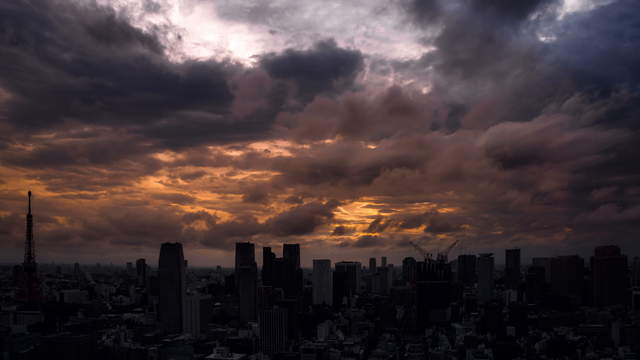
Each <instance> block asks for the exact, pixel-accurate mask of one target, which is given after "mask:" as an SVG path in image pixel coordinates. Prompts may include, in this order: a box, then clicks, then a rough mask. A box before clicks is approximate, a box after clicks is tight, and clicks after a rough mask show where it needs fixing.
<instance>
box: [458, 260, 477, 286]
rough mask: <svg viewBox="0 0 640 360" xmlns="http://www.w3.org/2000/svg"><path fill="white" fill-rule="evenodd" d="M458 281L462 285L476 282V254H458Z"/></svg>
mask: <svg viewBox="0 0 640 360" xmlns="http://www.w3.org/2000/svg"><path fill="white" fill-rule="evenodd" d="M457 276H458V279H457V280H458V282H459V283H462V284H464V285H473V284H475V283H476V256H475V255H458V272H457Z"/></svg>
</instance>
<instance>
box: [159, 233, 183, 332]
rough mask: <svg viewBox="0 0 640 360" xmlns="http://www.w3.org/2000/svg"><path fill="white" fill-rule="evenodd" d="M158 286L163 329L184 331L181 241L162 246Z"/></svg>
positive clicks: (160, 317) (160, 318)
mask: <svg viewBox="0 0 640 360" xmlns="http://www.w3.org/2000/svg"><path fill="white" fill-rule="evenodd" d="M158 286H159V289H158V318H159V320H160V324H161V326H162V328H163V330H165V331H166V332H169V333H179V332H182V326H183V311H184V300H185V290H186V283H185V271H184V254H183V251H182V244H181V243H164V244H162V246H161V247H160V259H159V261H158Z"/></svg>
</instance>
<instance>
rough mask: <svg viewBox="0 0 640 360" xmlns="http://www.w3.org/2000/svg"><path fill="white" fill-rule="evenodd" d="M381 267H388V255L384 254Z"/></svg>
mask: <svg viewBox="0 0 640 360" xmlns="http://www.w3.org/2000/svg"><path fill="white" fill-rule="evenodd" d="M380 267H387V257H386V256H383V257H382V258H381V259H380Z"/></svg>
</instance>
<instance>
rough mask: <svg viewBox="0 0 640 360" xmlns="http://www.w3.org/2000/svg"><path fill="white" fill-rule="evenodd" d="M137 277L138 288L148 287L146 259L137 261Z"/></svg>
mask: <svg viewBox="0 0 640 360" xmlns="http://www.w3.org/2000/svg"><path fill="white" fill-rule="evenodd" d="M136 275H137V280H138V286H146V285H147V261H146V260H145V259H138V260H136Z"/></svg>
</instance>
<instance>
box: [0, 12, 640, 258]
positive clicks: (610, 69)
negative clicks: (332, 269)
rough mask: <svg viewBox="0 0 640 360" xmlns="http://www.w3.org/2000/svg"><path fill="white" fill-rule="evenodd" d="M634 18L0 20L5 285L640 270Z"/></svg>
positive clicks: (6, 15)
mask: <svg viewBox="0 0 640 360" xmlns="http://www.w3.org/2000/svg"><path fill="white" fill-rule="evenodd" d="M639 14H640V2H638V1H637V0H520V1H511V0H351V1H346V0H343V1H335V0H326V1H315V0H314V1H312V0H308V1H298V0H276V1H269V2H265V1H260V0H216V1H214V0H15V1H1V2H0V250H1V251H0V262H5V263H17V262H21V260H22V254H23V243H24V232H25V217H24V216H25V212H26V193H27V191H28V190H31V191H33V193H34V197H33V201H34V203H33V211H34V221H35V241H36V252H37V259H38V261H39V262H44V263H50V262H76V261H77V262H81V263H95V262H101V263H109V262H112V263H120V264H121V263H124V262H127V261H135V259H137V258H140V257H145V258H147V259H148V262H149V263H151V264H154V263H155V261H157V256H158V252H159V248H160V244H161V243H163V242H167V241H170V242H175V241H179V242H182V244H183V246H184V248H185V254H186V255H185V256H186V258H187V259H188V260H189V263H190V264H195V265H197V266H215V265H223V266H231V265H232V264H233V258H234V257H233V251H234V248H235V246H234V243H235V242H238V241H251V242H253V243H255V244H256V248H257V251H256V257H257V259H258V262H259V263H260V258H261V256H260V254H261V251H260V248H261V247H262V246H271V247H273V248H275V249H276V252H277V253H279V252H280V250H281V244H282V243H299V244H301V247H302V249H301V252H302V263H303V265H306V266H309V265H310V264H311V260H312V259H314V258H330V259H332V260H333V261H341V260H358V261H362V262H363V263H364V262H366V261H367V259H368V258H369V257H372V256H375V257H380V256H387V257H388V258H389V262H391V263H395V264H400V263H401V261H402V259H403V258H404V257H406V256H413V257H416V258H420V254H419V253H418V252H417V251H416V250H415V249H414V248H413V247H412V246H411V242H413V243H416V244H419V246H421V247H423V248H424V249H425V250H427V251H430V252H434V253H435V252H439V251H443V250H444V249H447V248H448V247H449V246H450V245H451V244H453V243H454V242H455V241H457V243H456V245H455V246H454V247H453V248H452V250H451V253H450V257H454V256H457V255H458V254H461V253H480V252H493V253H495V254H496V261H497V262H499V263H500V262H502V261H503V258H504V249H505V248H514V247H517V248H521V249H522V255H523V258H524V260H525V261H526V260H527V259H530V258H531V257H534V256H555V255H565V254H580V255H582V256H589V255H590V254H592V252H593V248H594V247H595V246H598V245H603V244H617V245H619V246H620V247H621V248H622V250H623V252H625V253H626V254H628V255H630V256H634V255H640V161H638V155H639V154H640V133H639V129H640V51H638V49H640V15H639Z"/></svg>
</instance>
